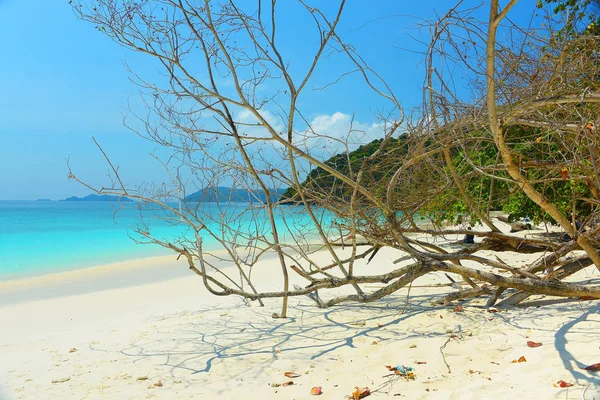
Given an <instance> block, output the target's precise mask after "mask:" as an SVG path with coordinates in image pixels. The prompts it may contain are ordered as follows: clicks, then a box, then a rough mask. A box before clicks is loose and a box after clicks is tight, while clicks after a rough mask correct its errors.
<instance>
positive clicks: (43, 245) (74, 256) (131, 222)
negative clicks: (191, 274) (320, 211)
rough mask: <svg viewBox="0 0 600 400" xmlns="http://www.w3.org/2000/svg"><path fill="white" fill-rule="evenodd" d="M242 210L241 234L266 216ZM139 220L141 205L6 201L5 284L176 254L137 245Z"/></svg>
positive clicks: (230, 217)
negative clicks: (22, 278) (25, 278)
mask: <svg viewBox="0 0 600 400" xmlns="http://www.w3.org/2000/svg"><path fill="white" fill-rule="evenodd" d="M202 207H204V211H205V212H208V213H211V212H212V211H213V210H212V209H211V207H213V208H214V214H215V215H220V214H222V211H223V210H220V209H219V208H218V206H217V205H215V204H211V203H206V204H203V205H202ZM242 209H245V207H244V206H240V207H233V208H230V209H228V210H227V211H226V214H225V215H226V217H227V223H228V224H234V225H236V226H238V227H239V228H240V229H241V230H244V229H248V230H251V229H255V228H253V226H254V224H253V223H252V222H251V221H254V222H256V221H257V220H258V221H260V218H261V215H260V214H258V215H257V218H251V216H250V215H248V214H240V210H242ZM117 210H118V213H116V214H115V211H117ZM290 211H291V210H290ZM301 220H303V221H304V222H306V221H307V219H306V217H305V216H298V217H296V218H295V223H294V224H293V225H294V227H295V228H298V227H300V226H302V222H301ZM139 221H140V211H139V209H138V206H137V204H135V203H121V204H119V203H116V202H58V201H51V202H45V201H0V281H1V280H7V279H15V278H20V277H26V276H35V275H40V274H47V273H52V272H61V271H66V270H73V269H80V268H85V267H90V266H97V265H103V264H107V263H112V262H118V261H125V260H131V259H137V258H145V257H153V256H160V255H168V254H172V252H171V251H170V250H167V249H164V248H162V247H161V246H157V245H142V244H136V243H135V242H134V241H133V240H132V239H131V238H130V235H132V236H135V234H134V232H133V231H134V228H135V227H136V225H137V224H139ZM265 222H266V221H265ZM278 222H279V223H278V225H281V228H282V229H283V230H285V226H284V225H283V224H282V222H281V220H280V221H278ZM149 226H150V227H151V230H152V233H153V235H155V236H158V237H161V238H173V237H175V236H177V235H180V234H182V233H183V232H184V231H185V228H184V227H183V226H181V225H177V224H175V225H173V224H169V223H167V222H165V221H164V220H161V219H156V218H154V219H150V220H149ZM204 246H205V249H206V250H211V249H215V248H217V247H218V246H217V244H216V242H215V241H214V240H212V239H211V238H208V237H207V238H205V239H204Z"/></svg>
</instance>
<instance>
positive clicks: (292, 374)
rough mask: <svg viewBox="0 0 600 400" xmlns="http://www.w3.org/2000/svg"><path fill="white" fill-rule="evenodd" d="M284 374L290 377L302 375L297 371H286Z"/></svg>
mask: <svg viewBox="0 0 600 400" xmlns="http://www.w3.org/2000/svg"><path fill="white" fill-rule="evenodd" d="M283 375H285V376H286V377H288V378H298V377H299V376H301V375H300V374H298V373H296V372H284V373H283Z"/></svg>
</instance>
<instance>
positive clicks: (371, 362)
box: [0, 250, 600, 399]
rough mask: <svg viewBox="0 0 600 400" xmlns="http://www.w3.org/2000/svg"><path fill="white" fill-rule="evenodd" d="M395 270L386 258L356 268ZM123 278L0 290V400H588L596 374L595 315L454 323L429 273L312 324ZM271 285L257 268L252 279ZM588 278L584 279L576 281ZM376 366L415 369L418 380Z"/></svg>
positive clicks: (150, 272)
mask: <svg viewBox="0 0 600 400" xmlns="http://www.w3.org/2000/svg"><path fill="white" fill-rule="evenodd" d="M316 257H317V259H320V260H322V261H323V262H326V261H329V260H330V258H331V257H330V255H328V254H327V253H324V252H322V253H319V254H318V255H317V256H316ZM502 257H503V259H504V260H505V261H511V260H512V262H513V263H514V265H519V262H520V261H522V260H524V258H523V257H528V256H527V255H518V254H511V253H506V252H505V253H502ZM396 258H398V253H396V252H393V251H390V250H387V251H386V250H382V251H381V252H380V254H378V256H377V257H376V258H375V260H374V261H373V262H372V263H371V264H369V265H368V266H367V265H365V264H359V265H358V266H357V268H360V269H361V270H363V271H364V270H365V269H366V268H368V269H369V271H373V272H377V271H382V270H384V269H386V267H387V266H389V265H390V264H389V263H390V262H391V261H392V260H394V259H396ZM520 258H522V259H520ZM133 264H136V263H133ZM133 264H132V263H128V265H124V266H118V265H116V266H112V267H111V268H109V269H88V270H85V271H78V272H73V273H66V275H61V276H59V277H56V276H55V277H52V276H50V277H41V278H36V279H31V280H26V281H20V282H16V283H15V282H13V283H4V284H1V286H0V301H1V303H0V324H1V329H0V399H97V398H106V399H145V398H156V399H190V398H196V399H309V398H314V397H313V396H311V395H310V390H311V388H312V387H314V386H321V387H322V390H323V394H322V395H321V396H320V398H323V399H343V398H344V396H346V395H349V394H351V393H352V391H353V390H354V387H355V386H359V387H369V388H370V390H371V391H372V394H371V395H370V396H369V397H367V398H369V399H378V398H400V399H402V398H405V399H484V398H486V399H487V398H490V399H498V398H521V399H533V398H536V399H553V398H559V399H581V398H590V399H591V398H593V394H594V393H596V396H597V397H596V398H599V397H598V396H599V395H598V393H597V390H598V388H599V387H600V375H598V374H597V373H592V372H588V371H585V370H583V369H582V367H585V366H587V365H590V364H593V363H598V362H600V302H598V301H579V300H576V299H574V300H569V299H567V300H556V299H551V298H547V297H546V298H532V299H531V300H530V301H529V302H528V303H527V305H528V307H519V308H511V309H506V310H499V311H498V312H490V311H495V310H486V309H485V308H484V307H483V301H481V302H479V303H478V302H477V301H476V302H474V303H469V304H465V305H464V311H462V312H455V305H456V304H458V303H454V304H452V305H448V306H432V305H431V301H432V300H433V299H435V298H437V297H438V296H439V295H440V294H443V293H448V292H450V291H452V290H454V289H453V288H451V287H449V286H447V285H446V284H447V283H448V280H447V278H446V277H445V276H444V275H443V274H435V275H428V276H425V277H422V278H420V279H418V280H417V281H415V283H414V285H413V287H412V288H411V289H410V293H408V288H405V289H402V290H400V291H398V292H397V293H396V294H395V295H393V296H390V297H388V298H386V299H383V300H381V301H378V302H375V303H371V304H347V305H346V304H342V305H339V306H336V307H333V308H331V309H327V310H321V309H318V308H317V307H316V306H315V305H314V303H313V302H312V301H311V300H309V299H308V298H306V297H299V298H293V299H291V301H290V303H291V307H290V310H289V316H290V318H288V319H285V320H282V319H273V318H272V317H271V315H272V313H274V312H279V311H280V302H279V301H276V300H273V301H267V302H266V306H265V307H258V306H257V305H256V304H255V303H252V304H251V305H250V306H247V305H245V304H244V302H243V301H242V300H241V299H239V298H236V297H226V298H221V297H214V296H212V295H209V294H208V293H207V291H206V290H205V289H204V288H203V287H202V282H201V280H200V279H199V278H198V277H196V276H195V275H193V274H192V273H191V272H189V271H187V269H186V268H185V265H183V264H180V263H178V262H175V261H173V258H172V257H170V258H160V259H155V260H145V261H140V262H138V263H137V264H136V265H133ZM274 271H279V267H278V266H277V265H276V263H275V262H274V261H273V260H266V261H264V262H263V263H262V264H261V265H260V266H258V267H257V268H256V269H255V271H254V272H253V274H254V279H260V278H261V277H262V278H263V279H265V280H267V281H268V279H272V277H273V276H274V275H275V274H276V272H274ZM277 276H279V275H277ZM599 279H600V274H599V273H598V272H597V271H595V270H594V269H587V270H585V271H582V272H581V273H580V275H578V276H576V277H575V278H574V280H579V281H582V280H594V281H598V280H599ZM111 282H112V284H114V286H113V287H114V288H112V289H109V288H110V287H111ZM432 284H442V285H440V286H434V287H431V286H429V285H432ZM267 286H268V285H267ZM377 287H378V285H367V289H375V288H377ZM83 289H85V291H84V290H83ZM338 293H339V292H338ZM407 299H408V303H407ZM538 306H539V307H538ZM527 341H535V342H540V343H542V346H540V347H536V348H530V347H528V346H527ZM521 357H524V358H525V359H526V362H521V363H518V362H517V363H512V361H513V360H517V359H519V358H521ZM386 365H390V366H396V365H405V366H410V367H413V368H414V373H415V374H416V379H415V380H410V381H409V380H406V379H405V378H403V377H400V376H396V375H394V374H391V373H390V372H389V371H388V370H387V369H386V368H385V366H386ZM288 371H291V372H295V373H297V374H299V375H300V376H299V377H295V378H292V379H290V378H287V377H286V376H284V373H285V372H288ZM290 380H291V381H293V382H294V384H293V385H291V386H278V385H280V384H282V383H284V382H287V381H290ZM559 380H564V381H566V382H570V383H573V384H574V386H572V387H569V388H558V387H555V386H554V384H555V383H556V382H557V381H559ZM584 396H585V397H584Z"/></svg>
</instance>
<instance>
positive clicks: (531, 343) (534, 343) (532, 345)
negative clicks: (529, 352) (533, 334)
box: [527, 340, 542, 347]
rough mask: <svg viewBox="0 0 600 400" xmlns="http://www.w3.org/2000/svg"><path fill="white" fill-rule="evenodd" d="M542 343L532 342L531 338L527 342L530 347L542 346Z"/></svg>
mask: <svg viewBox="0 0 600 400" xmlns="http://www.w3.org/2000/svg"><path fill="white" fill-rule="evenodd" d="M541 345H542V344H541V343H540V342H532V341H531V340H530V341H528V342H527V346H529V347H540V346H541Z"/></svg>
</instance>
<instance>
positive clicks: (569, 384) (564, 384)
mask: <svg viewBox="0 0 600 400" xmlns="http://www.w3.org/2000/svg"><path fill="white" fill-rule="evenodd" d="M554 386H558V387H561V388H566V387H571V386H573V384H572V383H569V382H565V381H563V380H560V381H558V382H556V385H554Z"/></svg>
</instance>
